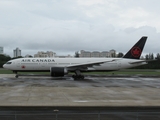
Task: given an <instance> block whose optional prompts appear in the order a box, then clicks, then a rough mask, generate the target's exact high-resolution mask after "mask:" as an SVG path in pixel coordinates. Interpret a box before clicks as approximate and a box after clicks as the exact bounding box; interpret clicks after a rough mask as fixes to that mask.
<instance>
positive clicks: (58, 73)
mask: <svg viewBox="0 0 160 120" xmlns="http://www.w3.org/2000/svg"><path fill="white" fill-rule="evenodd" d="M50 73H51V76H52V77H62V76H64V75H65V74H67V73H68V70H67V68H64V67H51V68H50Z"/></svg>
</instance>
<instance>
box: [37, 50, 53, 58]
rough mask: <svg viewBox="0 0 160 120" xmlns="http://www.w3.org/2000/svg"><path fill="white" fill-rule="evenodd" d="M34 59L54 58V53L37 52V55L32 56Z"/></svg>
mask: <svg viewBox="0 0 160 120" xmlns="http://www.w3.org/2000/svg"><path fill="white" fill-rule="evenodd" d="M34 57H43V58H45V57H56V53H54V52H52V51H47V52H43V51H41V52H38V53H37V54H34Z"/></svg>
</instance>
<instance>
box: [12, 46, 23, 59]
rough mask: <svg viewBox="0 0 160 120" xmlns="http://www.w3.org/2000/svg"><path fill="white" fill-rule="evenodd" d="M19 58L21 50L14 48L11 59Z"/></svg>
mask: <svg viewBox="0 0 160 120" xmlns="http://www.w3.org/2000/svg"><path fill="white" fill-rule="evenodd" d="M18 56H21V50H20V49H19V48H16V49H15V50H13V57H18Z"/></svg>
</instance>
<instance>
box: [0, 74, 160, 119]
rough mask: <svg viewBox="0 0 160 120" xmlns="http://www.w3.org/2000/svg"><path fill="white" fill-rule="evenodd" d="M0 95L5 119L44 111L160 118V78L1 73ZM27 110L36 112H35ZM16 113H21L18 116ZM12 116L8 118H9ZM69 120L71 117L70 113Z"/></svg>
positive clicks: (87, 116)
mask: <svg viewBox="0 0 160 120" xmlns="http://www.w3.org/2000/svg"><path fill="white" fill-rule="evenodd" d="M0 96H1V97H0V108H1V109H0V118H3V119H4V120H5V115H6V114H7V115H11V116H12V117H14V120H19V119H20V118H23V117H24V118H23V119H24V120H25V119H26V120H28V119H29V118H28V119H27V117H25V116H30V117H33V116H34V117H35V115H39V116H42V112H43V115H44V116H45V115H46V117H45V119H46V120H47V118H48V119H49V120H50V117H52V118H55V119H56V115H57V114H59V118H61V117H64V116H68V115H73V114H74V115H75V116H76V117H78V118H82V119H83V117H82V116H83V115H84V119H86V118H89V119H91V118H95V119H96V120H99V117H101V120H103V119H104V120H105V118H106V117H107V116H108V117H109V118H110V119H111V118H116V119H118V120H119V119H127V118H134V119H135V120H137V119H140V118H141V120H142V118H144V119H145V120H146V119H147V118H150V117H154V118H155V119H154V120H158V119H159V118H160V116H159V115H160V79H159V78H158V77H149V78H146V77H145V78H144V77H139V76H132V77H131V76H130V77H116V76H115V77H95V76H94V77H93V76H87V77H86V78H85V79H84V80H76V81H75V80H73V79H72V78H71V77H69V76H66V77H64V78H51V77H50V76H44V77H43V76H35V77H33V76H20V77H19V78H14V75H2V74H1V75H0ZM59 109H61V112H62V113H61V112H57V113H55V112H53V114H51V113H50V112H49V110H52V111H54V110H59ZM32 110H34V111H32ZM79 110H80V111H79ZM88 110H89V111H88ZM95 110H96V111H95ZM24 111H26V112H24ZM27 111H32V113H31V115H30V114H28V113H29V112H27ZM82 111H83V112H82ZM84 111H85V112H84ZM19 112H20V113H19ZM10 113H13V114H10ZM63 113H65V114H63ZM72 113H73V114H72ZM86 113H88V114H86ZM94 113H95V114H94ZM21 115H22V116H21ZM60 115H62V116H60ZM63 115H64V116H63ZM74 115H73V116H74ZM15 116H17V117H16V119H15ZM18 116H19V119H18ZM44 116H43V117H44ZM85 116H86V117H85ZM105 116H106V117H105ZM142 116H143V117H142ZM147 116H148V117H147ZM12 117H11V119H12ZM43 117H42V118H43ZM102 118H103V119H102ZM11 119H9V118H7V120H11ZM33 119H34V120H37V119H36V118H33ZM61 119H62V118H61ZM68 119H71V118H70V117H69V116H68ZM134 119H133V120H134ZM38 120H39V119H38Z"/></svg>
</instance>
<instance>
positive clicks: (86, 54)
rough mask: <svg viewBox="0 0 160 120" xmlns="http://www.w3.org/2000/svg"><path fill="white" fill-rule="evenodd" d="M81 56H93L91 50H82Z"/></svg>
mask: <svg viewBox="0 0 160 120" xmlns="http://www.w3.org/2000/svg"><path fill="white" fill-rule="evenodd" d="M79 57H91V52H89V51H84V50H81V53H80V55H79Z"/></svg>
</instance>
